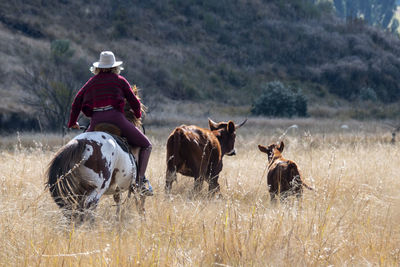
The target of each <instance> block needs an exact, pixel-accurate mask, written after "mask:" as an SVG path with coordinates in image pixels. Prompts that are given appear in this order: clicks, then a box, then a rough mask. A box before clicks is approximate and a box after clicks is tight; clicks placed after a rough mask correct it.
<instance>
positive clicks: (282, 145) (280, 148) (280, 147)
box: [278, 141, 285, 153]
mask: <svg viewBox="0 0 400 267" xmlns="http://www.w3.org/2000/svg"><path fill="white" fill-rule="evenodd" d="M284 147H285V144H284V143H283V141H281V144H280V145H279V147H278V150H279V151H280V152H281V153H282V151H283V148H284Z"/></svg>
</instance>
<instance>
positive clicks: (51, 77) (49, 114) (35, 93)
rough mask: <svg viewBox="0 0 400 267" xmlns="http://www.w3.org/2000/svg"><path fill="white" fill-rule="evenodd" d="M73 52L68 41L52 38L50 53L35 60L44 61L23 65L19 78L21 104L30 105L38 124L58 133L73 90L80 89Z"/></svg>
mask: <svg viewBox="0 0 400 267" xmlns="http://www.w3.org/2000/svg"><path fill="white" fill-rule="evenodd" d="M73 54H74V51H73V50H72V49H71V47H70V44H69V41H68V40H55V41H53V42H52V43H51V46H50V54H49V55H48V56H44V57H43V58H41V60H40V61H39V62H46V64H42V65H41V66H38V65H31V66H29V67H27V68H25V74H24V75H23V76H22V77H21V78H20V79H19V83H20V85H21V86H22V87H23V88H24V89H25V91H26V92H27V96H25V97H23V99H22V100H21V101H22V103H23V104H26V105H28V106H30V107H31V108H32V110H33V112H34V113H36V117H37V118H38V119H39V120H40V125H42V126H43V127H44V128H46V129H48V130H57V131H59V132H61V133H62V134H64V133H65V125H66V124H67V120H68V118H69V111H70V108H71V104H72V101H73V99H74V96H75V93H76V91H77V89H79V88H80V87H79V85H78V84H77V83H76V80H77V79H76V76H79V75H80V74H81V72H82V68H81V67H77V66H76V62H75V61H74V60H73V59H72V56H73ZM36 62H37V61H36Z"/></svg>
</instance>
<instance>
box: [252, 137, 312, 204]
mask: <svg viewBox="0 0 400 267" xmlns="http://www.w3.org/2000/svg"><path fill="white" fill-rule="evenodd" d="M283 148H284V143H283V142H281V143H280V145H277V144H272V145H269V146H268V147H265V146H262V145H258V149H260V151H261V152H264V153H266V154H267V155H268V175H267V182H268V187H269V193H270V196H271V200H272V201H274V200H275V197H276V195H279V196H280V197H281V198H282V199H283V198H285V197H286V196H288V195H296V196H298V197H300V196H301V195H302V193H303V187H306V188H308V189H310V190H312V188H311V187H309V186H308V185H306V184H305V183H304V182H303V181H302V179H301V175H300V172H299V169H298V168H297V165H296V163H294V162H293V161H291V160H287V159H285V158H283V156H282V154H281V153H282V151H283Z"/></svg>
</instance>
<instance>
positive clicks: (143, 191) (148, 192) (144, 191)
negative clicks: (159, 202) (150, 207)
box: [131, 177, 154, 197]
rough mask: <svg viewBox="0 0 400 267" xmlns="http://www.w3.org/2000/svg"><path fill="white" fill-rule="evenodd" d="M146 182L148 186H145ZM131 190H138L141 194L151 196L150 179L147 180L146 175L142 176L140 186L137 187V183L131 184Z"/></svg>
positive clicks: (152, 193)
mask: <svg viewBox="0 0 400 267" xmlns="http://www.w3.org/2000/svg"><path fill="white" fill-rule="evenodd" d="M146 183H147V185H148V188H147V187H146ZM131 190H132V191H133V192H138V193H139V194H140V195H143V196H148V197H151V196H153V195H154V192H153V187H152V186H151V184H150V181H149V180H147V178H146V177H143V181H142V186H141V187H139V184H138V183H136V184H132V185H131Z"/></svg>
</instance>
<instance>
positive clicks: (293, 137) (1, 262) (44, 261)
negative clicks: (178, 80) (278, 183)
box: [0, 120, 400, 266]
mask: <svg viewBox="0 0 400 267" xmlns="http://www.w3.org/2000/svg"><path fill="white" fill-rule="evenodd" d="M287 125H288V124H287ZM287 125H286V126H287ZM298 125H299V128H297V129H291V130H289V131H287V134H286V135H282V133H283V132H284V129H285V123H280V122H276V125H275V126H274V125H269V124H268V125H266V126H265V125H264V126H265V127H264V126H260V122H257V120H250V121H249V124H248V125H247V127H243V128H241V129H240V131H239V132H238V133H237V135H238V137H237V140H236V149H237V156H234V157H225V158H224V168H223V171H222V172H221V175H220V184H221V192H222V194H223V198H222V199H208V198H207V197H206V193H207V187H206V185H205V186H204V189H203V191H202V192H201V196H200V197H197V198H192V197H191V194H190V193H191V190H192V188H193V179H192V178H188V177H183V176H178V183H177V184H176V183H175V184H174V185H173V190H172V195H171V197H167V196H166V195H165V194H164V189H163V188H164V179H165V177H164V176H165V167H166V164H165V142H166V138H167V135H168V133H169V131H170V130H171V129H169V128H160V129H150V130H148V132H149V135H150V138H151V140H152V142H153V153H152V156H151V159H150V166H149V169H148V172H147V175H148V177H149V178H150V180H151V182H152V185H153V188H154V190H155V195H154V196H153V197H149V198H147V201H146V216H145V217H144V218H143V217H140V216H139V215H138V213H137V211H136V208H135V205H134V203H133V202H134V201H133V200H132V199H127V200H126V201H125V202H124V205H123V214H122V215H121V220H120V221H119V222H118V221H117V220H116V215H115V210H116V208H115V207H114V206H113V205H114V203H113V200H112V197H111V196H105V197H103V198H102V199H101V201H100V204H99V206H98V208H97V210H96V219H95V222H94V223H93V224H90V223H87V224H84V225H83V226H81V227H79V228H75V227H74V226H73V225H69V224H68V222H67V221H66V220H65V219H64V218H63V216H62V214H61V212H60V210H59V209H58V207H57V206H56V205H55V204H54V201H53V200H52V199H51V198H50V195H49V193H48V192H47V191H46V190H45V188H44V183H45V180H44V172H45V169H46V167H47V164H48V162H49V161H50V159H51V158H52V156H53V155H54V151H55V149H57V147H59V146H60V145H61V144H62V143H63V140H61V138H60V137H57V136H51V137H47V138H46V137H43V136H40V135H26V136H24V135H22V136H20V137H19V138H17V137H15V138H14V139H12V137H9V139H7V140H4V141H5V142H4V143H7V144H11V143H12V142H13V140H14V142H15V145H14V146H6V147H7V148H3V149H2V150H1V151H0V153H1V161H0V266H48V265H51V266H150V265H151V266H153V265H154V266H329V265H334V266H375V265H380V266H399V264H400V227H399V222H400V173H399V167H400V145H399V144H394V145H393V144H390V142H389V140H390V135H389V134H388V133H385V132H379V131H375V130H371V129H374V126H372V127H370V128H369V130H368V131H366V130H365V127H358V128H357V129H358V130H354V131H351V130H350V131H347V130H346V131H342V130H338V131H335V132H334V133H328V129H327V128H326V127H327V126H322V127H321V126H319V127H320V128H307V127H306V126H305V125H308V124H307V123H303V124H301V123H300V124H298ZM270 126H271V127H270ZM331 127H333V126H332V125H331ZM272 129H275V130H272ZM276 129H282V130H276ZM279 137H281V138H283V140H284V141H285V144H286V146H285V150H284V152H283V154H284V156H285V157H286V158H288V159H292V160H294V161H295V162H297V164H298V165H299V168H300V169H301V172H302V174H303V176H304V178H303V179H304V181H305V182H307V183H308V184H309V185H311V186H312V187H314V188H315V191H308V190H306V191H305V194H304V196H303V198H302V200H301V201H297V200H296V199H289V200H288V201H287V202H286V203H278V204H276V205H273V204H271V203H270V201H269V194H268V190H267V184H266V173H265V169H266V160H267V159H266V156H265V155H264V154H262V153H260V152H259V151H258V149H257V144H269V143H271V142H276V141H278V139H279ZM28 140H31V143H29V142H28ZM37 140H41V141H37ZM34 141H35V142H34ZM57 142H58V143H57ZM64 142H65V140H64ZM125 198H126V195H124V199H125Z"/></svg>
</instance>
